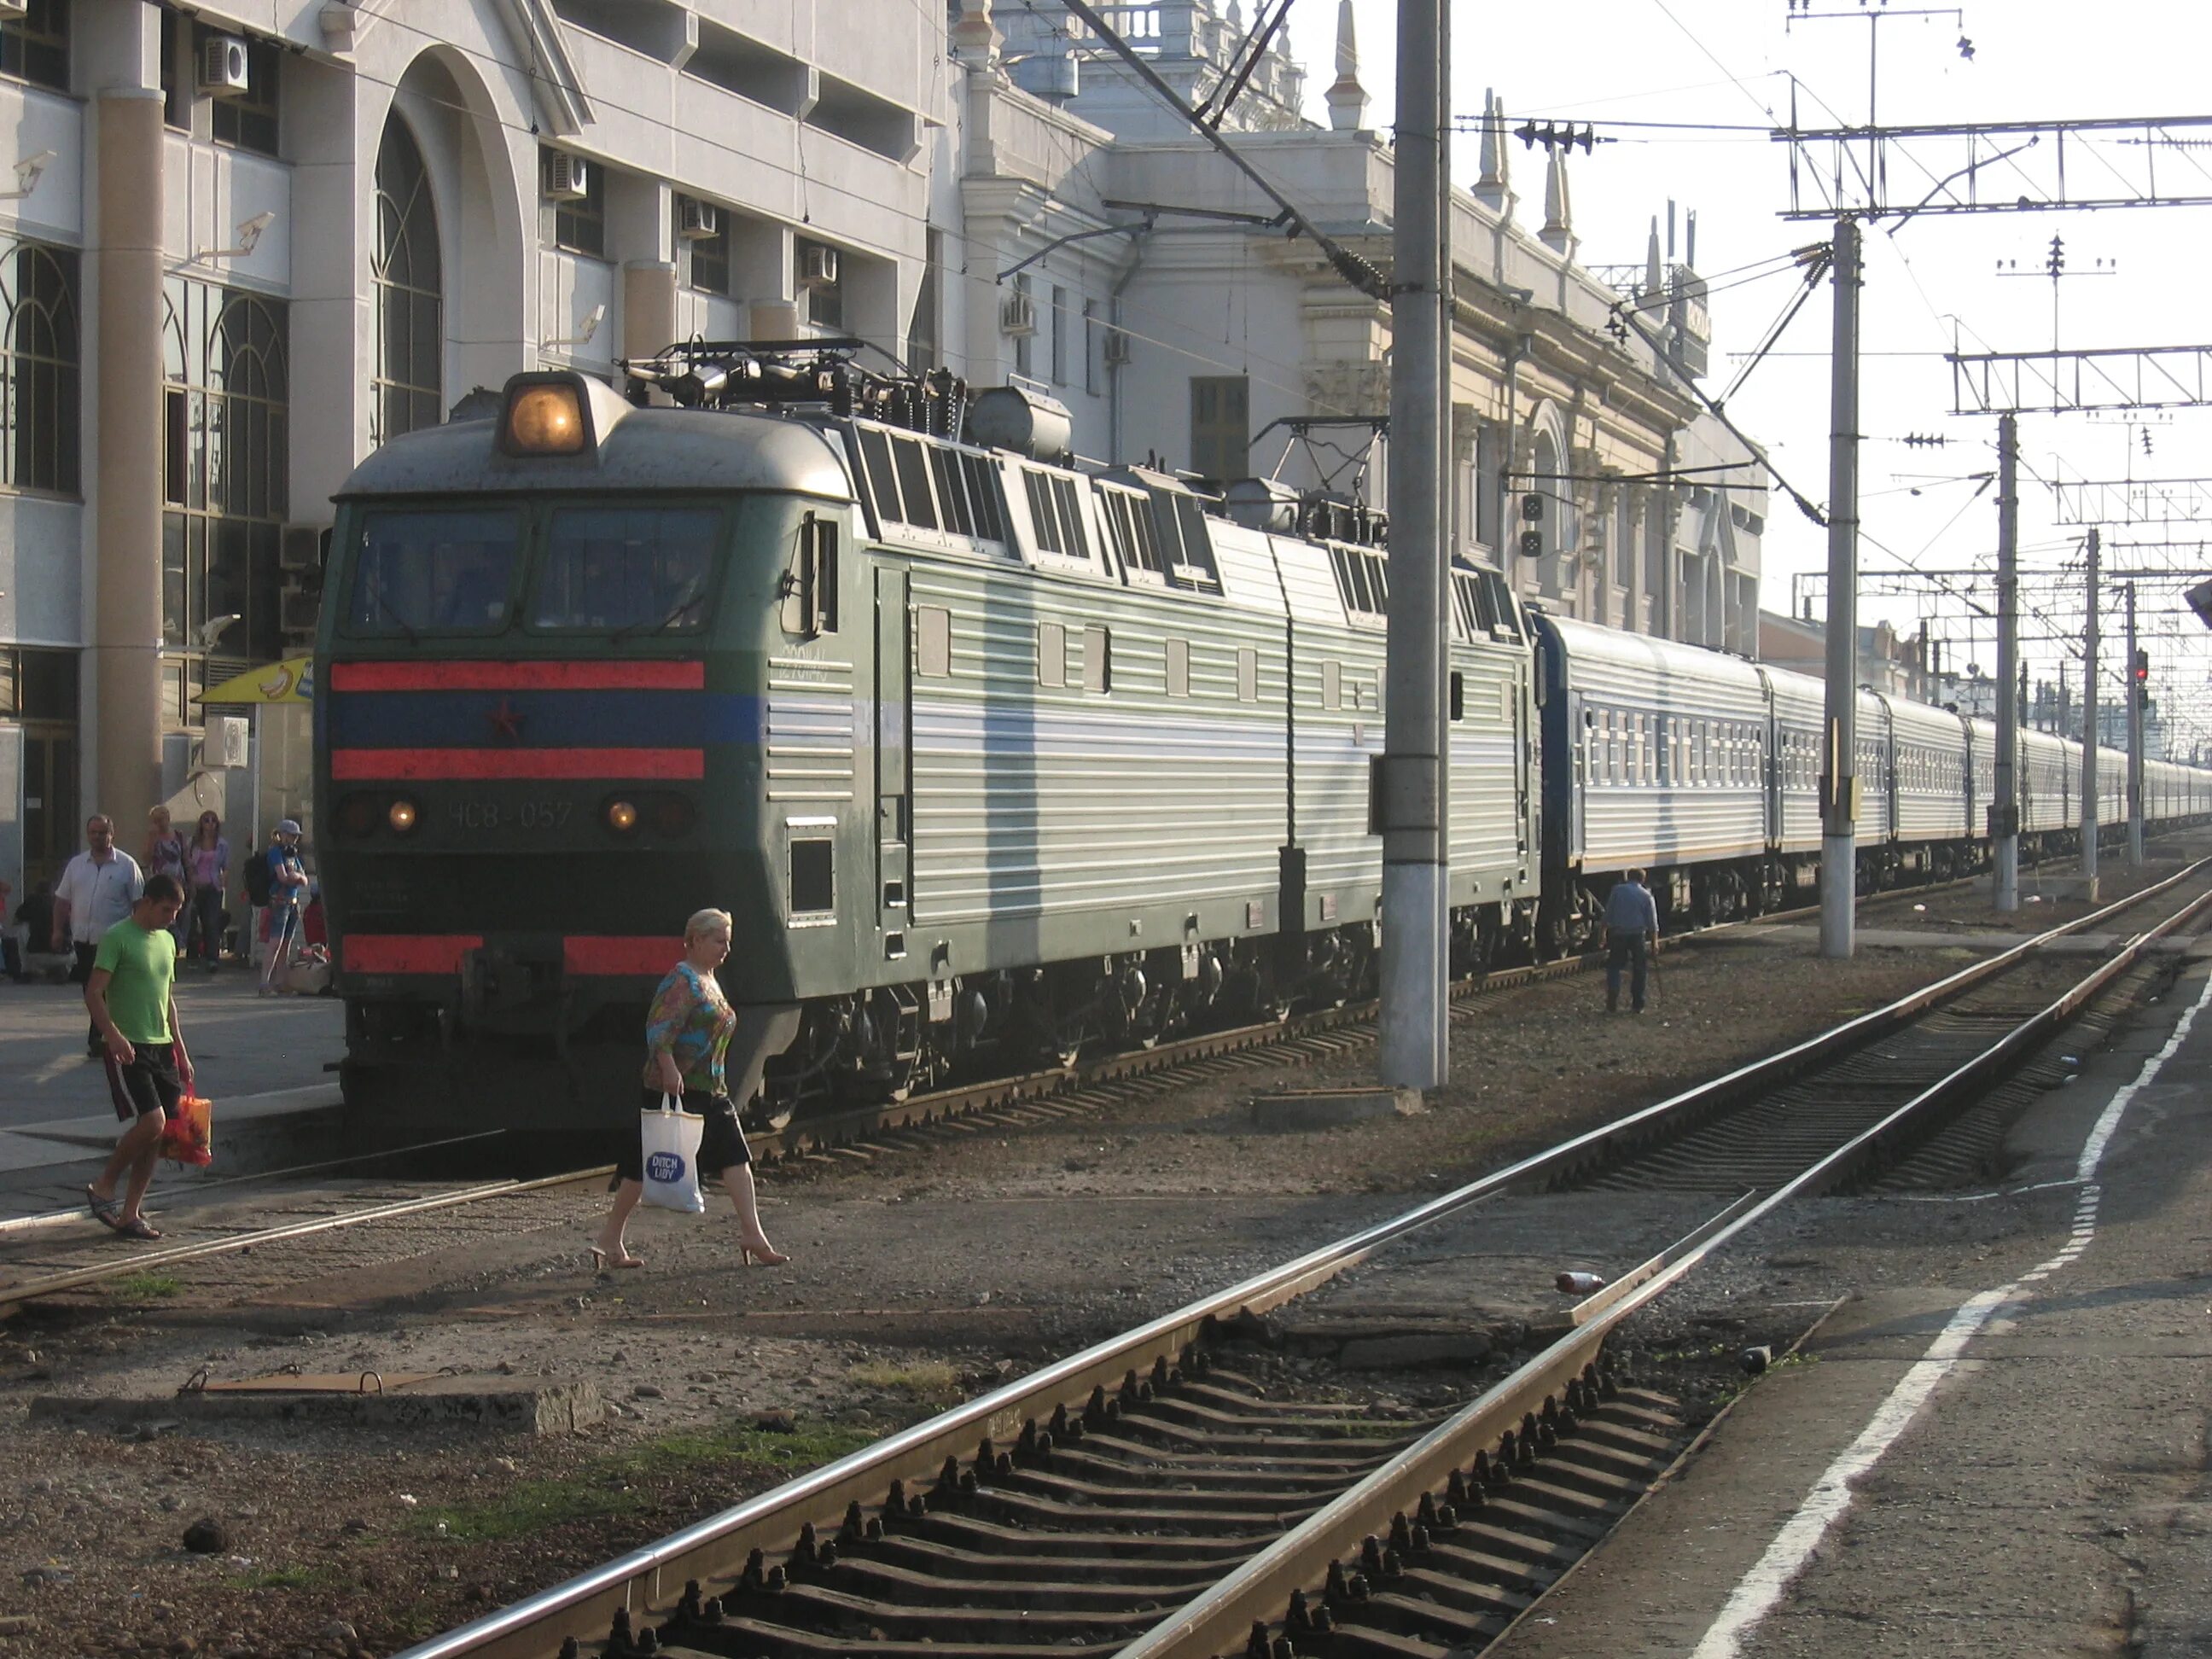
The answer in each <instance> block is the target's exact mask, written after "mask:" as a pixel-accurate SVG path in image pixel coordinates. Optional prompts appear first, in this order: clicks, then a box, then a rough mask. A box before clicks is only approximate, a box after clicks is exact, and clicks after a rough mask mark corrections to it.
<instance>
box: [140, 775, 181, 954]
mask: <svg viewBox="0 0 2212 1659" xmlns="http://www.w3.org/2000/svg"><path fill="white" fill-rule="evenodd" d="M138 867H139V869H140V871H141V872H143V874H146V875H149V876H167V877H168V878H170V879H171V880H173V881H174V882H175V883H176V884H177V886H178V888H179V890H182V891H185V892H190V891H191V878H190V877H189V876H188V875H186V874H185V838H184V836H183V835H182V834H181V833H179V830H178V829H177V827H176V825H175V824H174V823H172V822H171V821H170V817H169V809H168V808H167V807H166V806H156V807H155V808H154V809H153V810H152V811H149V812H148V813H147V814H146V854H145V856H144V857H143V858H142V859H140V860H138ZM186 926H187V922H186V920H185V917H184V915H181V914H179V916H178V917H177V925H176V928H175V932H176V935H177V949H178V951H179V952H180V953H181V952H182V951H183V950H184V948H185V927H186Z"/></svg>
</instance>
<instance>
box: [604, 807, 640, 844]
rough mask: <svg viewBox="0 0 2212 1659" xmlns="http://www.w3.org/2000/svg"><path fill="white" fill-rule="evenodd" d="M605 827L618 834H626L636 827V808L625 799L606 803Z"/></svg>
mask: <svg viewBox="0 0 2212 1659" xmlns="http://www.w3.org/2000/svg"><path fill="white" fill-rule="evenodd" d="M607 828H608V829H611V830H613V831H614V832H615V834H617V835H618V836H626V835H628V834H629V832H630V831H631V830H633V829H636V828H637V808H636V807H635V806H634V805H631V804H630V803H629V801H626V800H611V801H609V802H608V803H607Z"/></svg>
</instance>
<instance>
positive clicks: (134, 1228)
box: [112, 1215, 161, 1239]
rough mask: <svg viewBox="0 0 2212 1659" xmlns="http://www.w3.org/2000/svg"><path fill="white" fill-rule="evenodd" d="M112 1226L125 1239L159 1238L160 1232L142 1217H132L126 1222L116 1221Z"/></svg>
mask: <svg viewBox="0 0 2212 1659" xmlns="http://www.w3.org/2000/svg"><path fill="white" fill-rule="evenodd" d="M112 1225H113V1226H114V1228H115V1231H117V1232H118V1233H121V1234H122V1235H123V1236H124V1237H125V1238H145V1239H155V1238H159V1237H161V1229H160V1228H159V1227H156V1226H155V1225H154V1224H153V1223H152V1222H150V1221H149V1220H147V1219H146V1218H145V1217H144V1216H143V1215H134V1216H132V1217H131V1219H130V1220H128V1221H118V1222H115V1223H113V1224H112Z"/></svg>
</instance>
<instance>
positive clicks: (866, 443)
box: [853, 426, 906, 524]
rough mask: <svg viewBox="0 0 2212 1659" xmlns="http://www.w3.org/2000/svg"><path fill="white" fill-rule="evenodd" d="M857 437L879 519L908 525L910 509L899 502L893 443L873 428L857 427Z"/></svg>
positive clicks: (861, 461) (862, 471) (862, 474)
mask: <svg viewBox="0 0 2212 1659" xmlns="http://www.w3.org/2000/svg"><path fill="white" fill-rule="evenodd" d="M853 436H854V441H855V442H856V443H857V444H858V445H859V447H860V472H861V476H862V477H864V478H865V479H866V482H867V486H868V495H869V496H870V497H871V498H872V500H873V501H875V504H876V516H877V517H878V519H881V520H884V522H886V523H898V524H903V523H905V522H906V508H905V507H904V506H903V505H902V503H901V502H900V501H899V489H898V470H897V468H896V467H894V466H893V465H891V441H890V439H889V438H887V437H885V436H884V435H883V434H882V433H880V432H878V431H877V430H875V429H874V428H872V427H865V426H861V427H855V428H853Z"/></svg>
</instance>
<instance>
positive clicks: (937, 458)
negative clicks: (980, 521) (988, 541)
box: [928, 448, 975, 536]
mask: <svg viewBox="0 0 2212 1659" xmlns="http://www.w3.org/2000/svg"><path fill="white" fill-rule="evenodd" d="M928 453H929V470H930V472H931V474H932V476H933V477H935V478H936V480H937V500H938V504H939V506H941V507H943V508H944V509H945V528H946V529H947V530H951V531H954V532H957V533H959V534H960V535H963V536H972V535H974V534H975V514H974V513H971V512H969V510H968V491H967V489H966V487H965V481H964V480H963V478H962V477H961V468H960V458H959V456H957V455H956V454H954V453H952V451H951V450H949V449H936V448H933V449H931V450H930V451H929V452H928Z"/></svg>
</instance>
